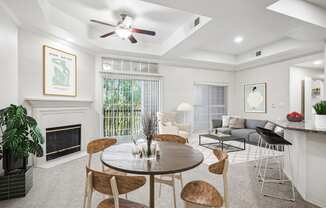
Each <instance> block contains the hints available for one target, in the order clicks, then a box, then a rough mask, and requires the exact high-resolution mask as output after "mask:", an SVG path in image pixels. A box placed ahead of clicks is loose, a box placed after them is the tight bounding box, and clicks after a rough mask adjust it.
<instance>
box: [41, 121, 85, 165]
mask: <svg viewBox="0 0 326 208" xmlns="http://www.w3.org/2000/svg"><path fill="white" fill-rule="evenodd" d="M80 142H81V125H80V124H78V125H71V126H60V127H55V128H47V129H46V160H47V161H48V160H53V159H56V158H58V157H62V156H64V155H68V154H71V153H74V152H78V151H80Z"/></svg>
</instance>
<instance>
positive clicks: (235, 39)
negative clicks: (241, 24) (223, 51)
mask: <svg viewBox="0 0 326 208" xmlns="http://www.w3.org/2000/svg"><path fill="white" fill-rule="evenodd" d="M233 41H234V42H235V43H242V41H243V37H242V36H237V37H235V38H234V40H233Z"/></svg>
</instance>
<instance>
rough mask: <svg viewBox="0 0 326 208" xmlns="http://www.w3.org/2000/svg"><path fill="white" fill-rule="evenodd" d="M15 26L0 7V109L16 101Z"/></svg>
mask: <svg viewBox="0 0 326 208" xmlns="http://www.w3.org/2000/svg"><path fill="white" fill-rule="evenodd" d="M17 41H18V30H17V26H16V25H15V24H14V22H13V21H12V20H11V18H10V17H9V15H8V14H7V13H6V11H5V10H4V8H2V7H1V6H0V92H1V96H0V109H2V108H4V107H6V106H8V105H9V104H17V101H18V66H17V58H18V55H17V44H18V43H17Z"/></svg>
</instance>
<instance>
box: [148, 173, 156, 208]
mask: <svg viewBox="0 0 326 208" xmlns="http://www.w3.org/2000/svg"><path fill="white" fill-rule="evenodd" d="M154 207H155V178H154V175H150V176H149V208H154Z"/></svg>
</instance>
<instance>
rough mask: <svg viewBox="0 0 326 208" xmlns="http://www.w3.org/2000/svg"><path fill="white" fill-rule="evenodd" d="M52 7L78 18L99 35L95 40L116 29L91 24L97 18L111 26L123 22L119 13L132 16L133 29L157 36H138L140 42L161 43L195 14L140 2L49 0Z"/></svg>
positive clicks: (116, 38)
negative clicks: (143, 30) (149, 32)
mask: <svg viewBox="0 0 326 208" xmlns="http://www.w3.org/2000/svg"><path fill="white" fill-rule="evenodd" d="M48 1H49V2H50V4H51V5H52V6H54V7H56V8H58V9H59V10H61V11H63V12H65V13H66V14H69V15H70V16H72V17H75V18H77V19H78V20H80V21H81V22H83V23H84V24H87V25H89V26H90V29H92V30H95V31H96V33H97V36H96V37H93V38H94V39H99V36H100V35H103V34H104V33H108V32H110V31H112V30H113V29H114V28H112V27H109V26H103V25H99V24H94V23H90V22H89V20H90V19H97V20H101V21H104V22H108V23H111V24H117V22H118V21H120V14H122V13H124V14H128V15H129V16H131V17H133V21H134V22H133V26H134V27H137V28H142V29H147V30H154V31H156V33H157V35H156V36H155V37H152V36H146V35H141V34H135V37H136V38H137V39H138V40H139V41H140V42H152V43H159V42H161V41H164V40H165V39H167V38H168V37H169V36H170V35H171V34H172V33H173V32H174V31H175V30H176V29H177V28H178V27H179V26H180V25H182V24H184V23H185V22H186V21H189V20H190V19H191V18H192V17H193V15H192V14H190V13H187V12H183V11H179V10H175V9H171V8H168V7H163V6H160V5H157V4H151V3H147V2H143V1H139V0H132V1H130V0H96V1H94V0H69V1H67V0H48ZM105 40H106V42H107V44H110V42H112V41H117V40H118V41H120V39H119V38H118V37H113V38H112V37H110V38H106V39H105Z"/></svg>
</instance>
